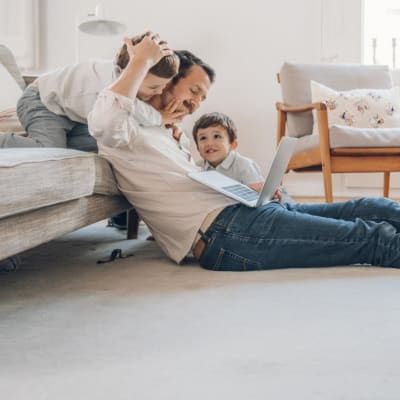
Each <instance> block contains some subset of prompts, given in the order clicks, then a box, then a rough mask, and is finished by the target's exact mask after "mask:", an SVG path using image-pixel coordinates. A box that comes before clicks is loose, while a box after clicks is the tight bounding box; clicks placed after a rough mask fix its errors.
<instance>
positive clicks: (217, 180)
mask: <svg viewBox="0 0 400 400" xmlns="http://www.w3.org/2000/svg"><path fill="white" fill-rule="evenodd" d="M296 142H297V139H296V138H292V137H287V136H285V137H283V138H282V140H281V141H280V143H279V146H278V148H277V150H276V153H275V157H274V159H273V161H272V164H271V167H270V169H269V172H268V175H267V178H266V179H265V182H264V185H263V188H262V190H261V192H260V193H258V192H256V191H255V190H252V189H250V188H249V187H248V186H246V185H243V184H242V183H240V182H238V181H235V180H234V179H232V178H229V177H227V176H225V175H223V174H221V173H219V172H217V171H200V172H190V173H189V177H190V178H192V179H194V180H195V181H197V182H200V183H202V184H203V185H206V186H208V187H210V188H212V189H214V190H216V191H217V192H220V193H222V194H224V195H225V196H228V197H231V198H232V199H235V200H237V201H239V202H241V203H243V204H245V205H246V206H248V207H258V206H261V205H263V204H266V203H268V202H270V201H273V198H274V195H275V192H276V190H277V189H278V188H279V185H280V184H281V181H282V178H283V175H284V174H285V172H286V169H287V166H288V164H289V160H290V158H291V157H292V154H293V152H294V148H295V146H296Z"/></svg>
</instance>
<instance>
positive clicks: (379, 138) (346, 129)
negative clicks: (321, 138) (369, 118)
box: [329, 125, 400, 148]
mask: <svg viewBox="0 0 400 400" xmlns="http://www.w3.org/2000/svg"><path fill="white" fill-rule="evenodd" d="M329 141H330V147H331V148H340V147H400V127H398V128H353V127H350V126H345V125H333V126H332V127H331V128H330V129H329Z"/></svg>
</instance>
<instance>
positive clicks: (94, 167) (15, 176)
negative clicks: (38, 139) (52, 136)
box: [0, 148, 120, 217]
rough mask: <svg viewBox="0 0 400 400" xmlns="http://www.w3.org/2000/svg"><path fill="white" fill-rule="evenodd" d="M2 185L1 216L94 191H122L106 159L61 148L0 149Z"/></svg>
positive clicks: (111, 193) (0, 198) (75, 197)
mask: <svg viewBox="0 0 400 400" xmlns="http://www.w3.org/2000/svg"><path fill="white" fill-rule="evenodd" d="M0 187H1V188H2V195H1V197H0V217H5V216H9V215H15V214H19V213H22V212H26V211H31V210H36V209H39V208H42V207H46V206H50V205H54V204H59V203H63V202H66V201H69V200H74V199H78V198H81V197H85V196H90V195H92V194H93V193H99V194H109V195H118V194H120V192H119V191H118V188H117V185H116V182H115V179H114V175H113V172H112V170H111V167H110V165H109V163H108V162H107V161H106V160H104V159H103V158H100V157H99V156H98V155H97V154H94V153H86V152H82V151H77V150H71V149H58V148H14V149H0Z"/></svg>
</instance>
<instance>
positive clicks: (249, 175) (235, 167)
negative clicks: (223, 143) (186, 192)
mask: <svg viewBox="0 0 400 400" xmlns="http://www.w3.org/2000/svg"><path fill="white" fill-rule="evenodd" d="M197 165H199V166H200V167H201V168H202V169H204V170H206V171H207V170H216V171H218V172H220V173H221V174H224V175H226V176H229V178H232V179H235V180H237V181H239V182H240V183H243V184H244V185H248V184H250V183H258V182H262V181H264V178H263V176H262V175H261V172H260V168H259V167H258V165H257V164H256V163H255V162H254V161H253V160H251V159H250V158H247V157H243V156H242V155H240V154H239V152H237V151H235V150H232V151H230V152H229V154H228V155H227V156H226V158H225V160H224V161H222V162H221V163H220V164H218V165H217V166H216V167H213V166H212V165H211V164H209V162H208V161H206V160H201V161H200V162H199V163H198V164H197Z"/></svg>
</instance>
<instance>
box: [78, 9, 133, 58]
mask: <svg viewBox="0 0 400 400" xmlns="http://www.w3.org/2000/svg"><path fill="white" fill-rule="evenodd" d="M125 30H126V27H125V25H124V24H122V23H121V22H119V21H114V20H112V19H109V18H105V16H104V8H103V6H102V5H101V4H98V5H97V6H96V9H95V12H94V13H92V14H88V15H87V16H85V17H84V18H81V19H79V20H78V21H77V23H76V27H75V42H76V43H75V51H76V53H75V61H76V62H79V59H80V46H79V34H80V32H84V33H87V34H89V35H94V36H112V35H118V34H122V33H124V32H125Z"/></svg>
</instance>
